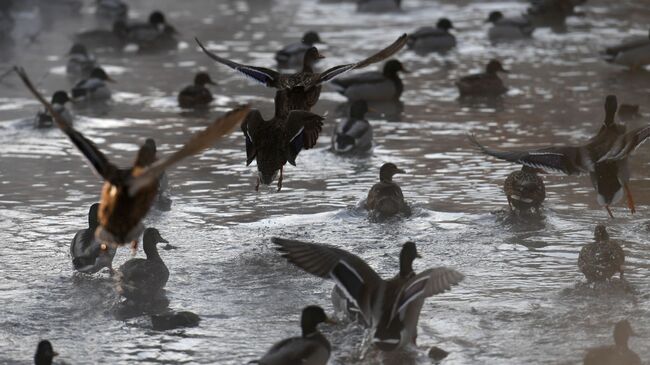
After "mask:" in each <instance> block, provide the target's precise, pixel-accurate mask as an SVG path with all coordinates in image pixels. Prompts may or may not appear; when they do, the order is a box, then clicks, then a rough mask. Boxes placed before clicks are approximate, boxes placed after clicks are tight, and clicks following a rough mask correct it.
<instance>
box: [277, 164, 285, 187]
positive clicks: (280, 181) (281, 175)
mask: <svg viewBox="0 0 650 365" xmlns="http://www.w3.org/2000/svg"><path fill="white" fill-rule="evenodd" d="M283 171H284V166H282V167H280V178H279V179H278V191H280V190H282V178H283V177H284V176H283Z"/></svg>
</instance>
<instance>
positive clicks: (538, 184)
mask: <svg viewBox="0 0 650 365" xmlns="http://www.w3.org/2000/svg"><path fill="white" fill-rule="evenodd" d="M538 172H539V169H536V168H532V167H529V166H526V165H523V166H522V167H521V170H519V171H513V172H511V173H510V174H509V175H508V177H507V178H506V181H505V182H504V183H503V191H504V192H505V193H506V197H507V198H508V205H509V206H510V209H514V210H516V211H519V212H525V211H528V210H530V209H535V210H536V211H538V210H539V208H540V207H541V206H542V203H543V202H544V199H546V190H545V188H544V180H543V179H542V178H541V176H539V175H537V173H538Z"/></svg>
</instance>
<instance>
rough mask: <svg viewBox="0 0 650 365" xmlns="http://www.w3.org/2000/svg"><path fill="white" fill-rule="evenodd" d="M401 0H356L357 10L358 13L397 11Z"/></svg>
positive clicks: (399, 8) (400, 6)
mask: <svg viewBox="0 0 650 365" xmlns="http://www.w3.org/2000/svg"><path fill="white" fill-rule="evenodd" d="M401 8H402V0H358V1H357V11H358V12H360V13H388V12H393V11H399V10H401Z"/></svg>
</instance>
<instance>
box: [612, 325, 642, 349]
mask: <svg viewBox="0 0 650 365" xmlns="http://www.w3.org/2000/svg"><path fill="white" fill-rule="evenodd" d="M636 335H637V334H636V333H635V332H634V330H632V326H631V325H630V322H629V321H628V320H627V319H624V320H622V321H619V322H618V323H616V325H615V326H614V343H616V345H617V346H620V347H623V348H627V341H628V340H629V338H630V336H636Z"/></svg>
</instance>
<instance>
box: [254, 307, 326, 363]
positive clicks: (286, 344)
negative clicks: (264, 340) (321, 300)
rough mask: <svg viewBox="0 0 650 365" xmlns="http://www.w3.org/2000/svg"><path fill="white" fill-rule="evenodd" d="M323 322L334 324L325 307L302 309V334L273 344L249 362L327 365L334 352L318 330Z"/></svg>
mask: <svg viewBox="0 0 650 365" xmlns="http://www.w3.org/2000/svg"><path fill="white" fill-rule="evenodd" d="M321 323H329V324H334V323H336V322H334V321H333V320H331V319H329V318H328V317H327V314H325V311H324V310H323V308H321V307H319V306H315V305H310V306H307V307H305V308H304V309H303V310H302V315H301V317H300V328H301V329H302V336H300V337H291V338H287V339H284V340H282V341H280V342H278V343H276V344H274V345H273V346H271V348H270V349H269V350H268V351H267V352H266V354H265V355H264V356H262V358H261V359H259V360H253V361H251V362H249V364H259V365H289V364H305V365H326V364H327V361H328V360H329V358H330V354H331V352H332V346H331V345H330V343H329V341H328V340H327V338H326V337H325V336H324V335H323V334H322V333H321V332H320V331H319V330H318V325H319V324H321Z"/></svg>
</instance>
